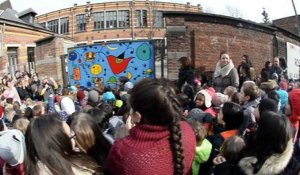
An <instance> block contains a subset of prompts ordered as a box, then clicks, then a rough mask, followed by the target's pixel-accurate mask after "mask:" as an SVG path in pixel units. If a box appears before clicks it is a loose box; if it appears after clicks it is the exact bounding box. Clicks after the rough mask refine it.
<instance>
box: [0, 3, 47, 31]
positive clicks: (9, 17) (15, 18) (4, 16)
mask: <svg viewBox="0 0 300 175" xmlns="http://www.w3.org/2000/svg"><path fill="white" fill-rule="evenodd" d="M29 13H35V14H36V12H35V11H34V10H33V9H32V8H29V9H27V10H24V11H22V12H20V13H18V12H17V11H16V10H13V9H10V8H7V9H5V10H3V11H2V13H1V10H0V20H4V21H10V22H13V23H18V24H22V25H26V26H31V27H37V28H40V29H43V30H47V29H45V28H43V27H42V26H41V25H40V24H38V23H33V24H32V23H28V22H25V21H23V20H22V19H20V18H19V16H20V17H21V16H24V15H26V14H29ZM47 31H49V32H51V31H50V30H47Z"/></svg>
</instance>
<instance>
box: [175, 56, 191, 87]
mask: <svg viewBox="0 0 300 175" xmlns="http://www.w3.org/2000/svg"><path fill="white" fill-rule="evenodd" d="M179 62H180V64H181V67H180V69H179V74H178V84H177V85H178V89H179V90H180V91H181V89H182V86H183V85H184V84H185V83H187V84H188V85H190V86H192V87H193V88H194V78H195V72H194V68H193V67H192V60H191V58H189V57H181V58H180V59H179Z"/></svg>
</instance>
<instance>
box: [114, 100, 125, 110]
mask: <svg viewBox="0 0 300 175" xmlns="http://www.w3.org/2000/svg"><path fill="white" fill-rule="evenodd" d="M114 106H115V107H117V108H120V107H122V106H123V101H122V100H116V102H115V105H114Z"/></svg>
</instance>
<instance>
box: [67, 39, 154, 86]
mask: <svg viewBox="0 0 300 175" xmlns="http://www.w3.org/2000/svg"><path fill="white" fill-rule="evenodd" d="M154 68H155V66H154V45H153V42H152V41H132V42H117V43H109V44H104V45H100V44H99V45H90V46H82V47H75V48H71V49H69V51H68V71H69V80H70V84H71V85H78V86H83V87H94V79H95V78H100V79H103V82H104V84H105V85H106V86H111V87H115V86H116V85H117V83H118V78H119V77H121V76H125V77H127V78H128V79H129V80H130V81H131V82H133V83H135V82H137V81H138V80H140V79H142V78H146V77H148V78H154V76H155V70H154Z"/></svg>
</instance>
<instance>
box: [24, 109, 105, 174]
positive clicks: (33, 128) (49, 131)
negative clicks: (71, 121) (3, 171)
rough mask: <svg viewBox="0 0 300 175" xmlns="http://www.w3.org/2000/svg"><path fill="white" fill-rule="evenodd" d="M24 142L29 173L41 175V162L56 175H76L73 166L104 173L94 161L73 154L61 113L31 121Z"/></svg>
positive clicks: (81, 155) (26, 166)
mask: <svg viewBox="0 0 300 175" xmlns="http://www.w3.org/2000/svg"><path fill="white" fill-rule="evenodd" d="M25 143H26V147H27V155H26V160H25V168H26V172H27V174H30V175H31V174H39V171H40V169H39V164H38V162H41V163H42V164H44V165H45V166H46V167H47V168H48V169H49V170H50V172H51V173H52V174H53V175H60V174H70V175H73V174H74V172H73V170H72V167H76V168H78V169H82V167H83V166H85V167H87V168H88V169H91V170H94V171H96V172H101V168H100V166H99V165H97V164H96V163H95V162H94V161H93V160H92V159H90V158H89V157H87V156H86V155H83V154H79V153H76V152H74V151H73V149H72V144H71V140H70V138H69V136H68V135H67V134H66V133H65V131H64V129H63V123H62V121H61V120H60V118H59V114H49V115H44V116H41V117H38V118H34V119H32V120H31V122H30V124H29V126H28V129H27V131H26V137H25Z"/></svg>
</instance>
